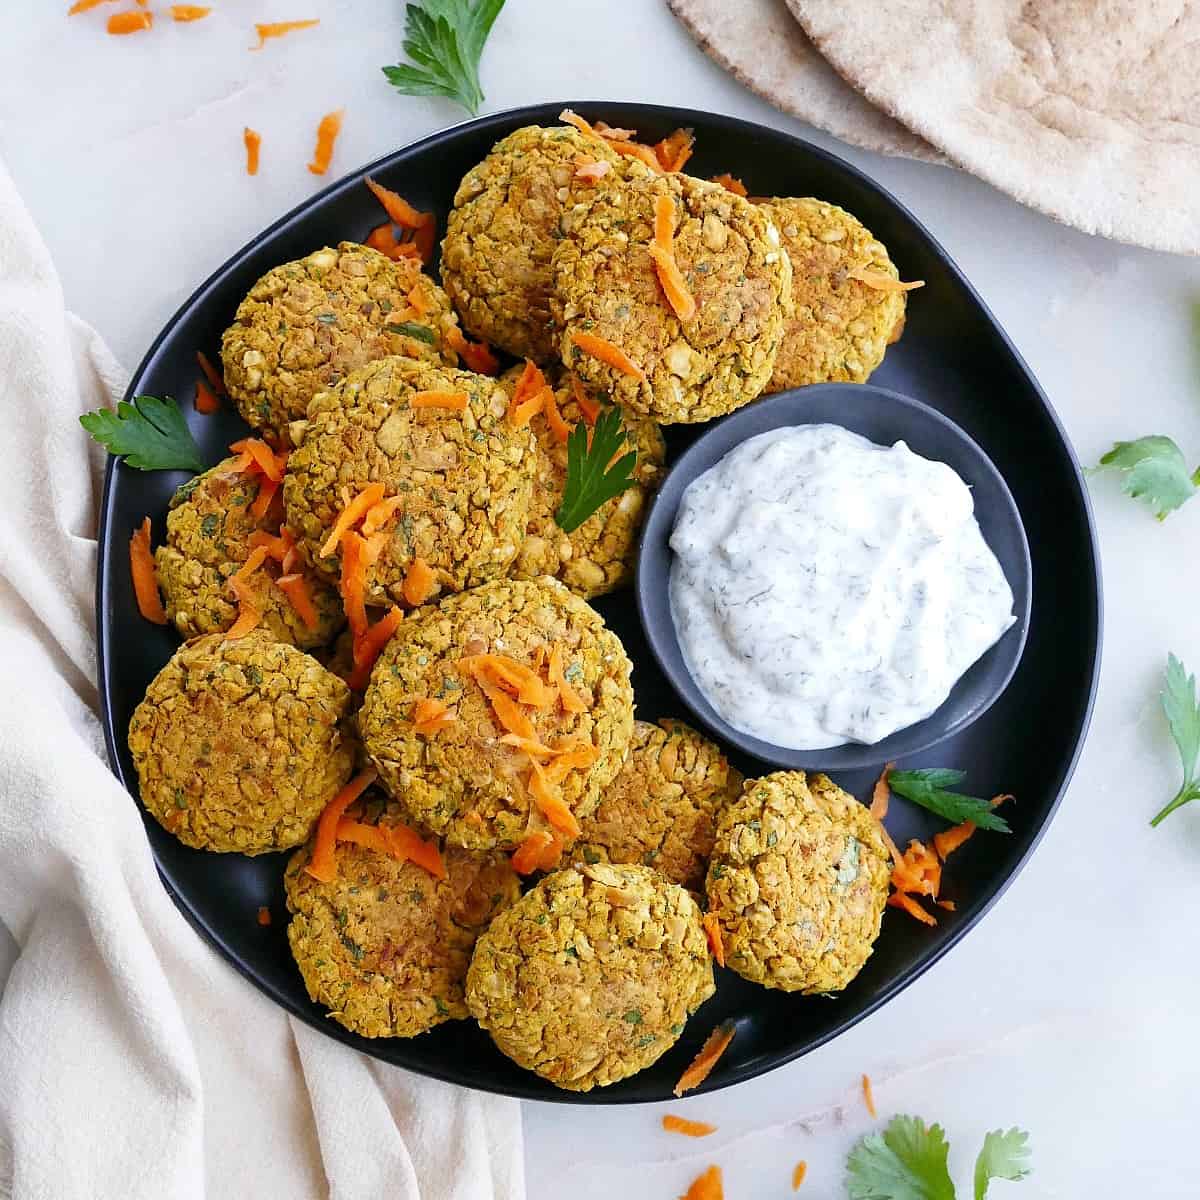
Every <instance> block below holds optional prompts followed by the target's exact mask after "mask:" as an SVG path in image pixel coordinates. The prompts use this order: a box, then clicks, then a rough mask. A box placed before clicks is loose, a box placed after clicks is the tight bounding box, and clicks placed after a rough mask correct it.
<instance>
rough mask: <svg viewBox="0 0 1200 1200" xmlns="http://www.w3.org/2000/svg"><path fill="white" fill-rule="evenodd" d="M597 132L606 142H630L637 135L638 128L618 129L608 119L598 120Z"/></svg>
mask: <svg viewBox="0 0 1200 1200" xmlns="http://www.w3.org/2000/svg"><path fill="white" fill-rule="evenodd" d="M595 132H596V133H598V134H599V135H600V136H601V137H602V138H603V139H604V140H605V141H606V142H630V141H632V140H633V139H634V138H635V137H637V130H636V129H616V128H614V127H613V126H612V125H610V124H609V123H608V122H607V121H597V122H596V124H595Z"/></svg>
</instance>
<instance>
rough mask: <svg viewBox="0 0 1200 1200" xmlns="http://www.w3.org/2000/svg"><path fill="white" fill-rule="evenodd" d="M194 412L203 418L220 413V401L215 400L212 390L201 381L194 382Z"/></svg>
mask: <svg viewBox="0 0 1200 1200" xmlns="http://www.w3.org/2000/svg"><path fill="white" fill-rule="evenodd" d="M195 404H196V411H197V412H198V413H202V414H203V415H204V416H211V415H212V414H213V413H215V412H220V411H221V401H220V400H218V399H217V397H216V394H215V393H214V392H213V390H212V388H210V387H209V386H208V384H207V383H205V382H204V380H203V379H197V380H196V401H195Z"/></svg>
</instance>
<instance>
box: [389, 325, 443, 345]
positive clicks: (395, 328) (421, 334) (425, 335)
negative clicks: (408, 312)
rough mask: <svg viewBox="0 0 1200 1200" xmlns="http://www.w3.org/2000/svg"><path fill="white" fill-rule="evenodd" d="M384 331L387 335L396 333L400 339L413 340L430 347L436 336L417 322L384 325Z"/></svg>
mask: <svg viewBox="0 0 1200 1200" xmlns="http://www.w3.org/2000/svg"><path fill="white" fill-rule="evenodd" d="M384 329H385V330H386V331H387V332H388V333H396V334H399V335H400V336H401V337H410V338H415V339H416V340H417V341H418V342H426V343H428V344H429V345H430V346H432V345H433V344H434V342H436V341H437V334H436V333H434V332H433V330H432V329H430V328H429V326H428V325H422V324H421V323H420V322H419V321H397V322H392V323H391V324H388V325H385V326H384Z"/></svg>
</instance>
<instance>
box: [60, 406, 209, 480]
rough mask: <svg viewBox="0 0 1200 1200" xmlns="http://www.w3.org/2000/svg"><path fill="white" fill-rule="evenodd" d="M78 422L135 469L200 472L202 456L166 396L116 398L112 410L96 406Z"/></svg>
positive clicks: (189, 432)
mask: <svg viewBox="0 0 1200 1200" xmlns="http://www.w3.org/2000/svg"><path fill="white" fill-rule="evenodd" d="M79 423H80V425H82V426H83V427H84V429H86V430H87V431H88V433H89V434H90V435H91V436H92V438H93V440H95V441H97V442H99V443H100V444H101V445H102V446H105V447H106V448H107V449H108V450H109V452H110V453H112V454H115V455H118V456H119V457H122V458H124V460H125V461H126V462H127V463H128V464H129V465H130V466H131V467H136V468H137V469H138V470H139V471H203V470H204V459H203V458H201V456H200V447H199V446H197V445H196V440H195V438H193V437H192V432H191V430H190V429H188V427H187V421H186V420H185V419H184V416H183V413H182V411H180V408H179V405H178V404H176V403H175V401H174V400H172V399H171V397H170V396H167V397H166V398H165V399H162V400H160V399H159V398H158V397H157V396H134V398H133V400H132V401H126V400H119V401H118V402H117V407H116V411H115V412H114V411H113V410H112V409H109V408H99V409H97V410H96V411H95V412H90V413H84V414H83V415H82V416H81V417H80V418H79Z"/></svg>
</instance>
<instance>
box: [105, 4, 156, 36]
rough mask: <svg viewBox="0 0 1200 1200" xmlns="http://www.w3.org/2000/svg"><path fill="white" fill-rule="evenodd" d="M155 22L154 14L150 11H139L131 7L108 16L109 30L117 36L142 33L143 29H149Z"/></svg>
mask: <svg viewBox="0 0 1200 1200" xmlns="http://www.w3.org/2000/svg"><path fill="white" fill-rule="evenodd" d="M153 24H154V15H153V14H152V13H148V12H139V11H138V10H137V9H136V8H131V9H129V10H128V11H127V12H119V13H113V15H112V16H111V17H109V18H108V25H107V27H106V28H107V30H108V32H109V33H111V34H113V35H114V36H115V37H121V36H123V35H124V34H127V33H141V31H142V30H143V29H149V28H150V27H151V26H152V25H153Z"/></svg>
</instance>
